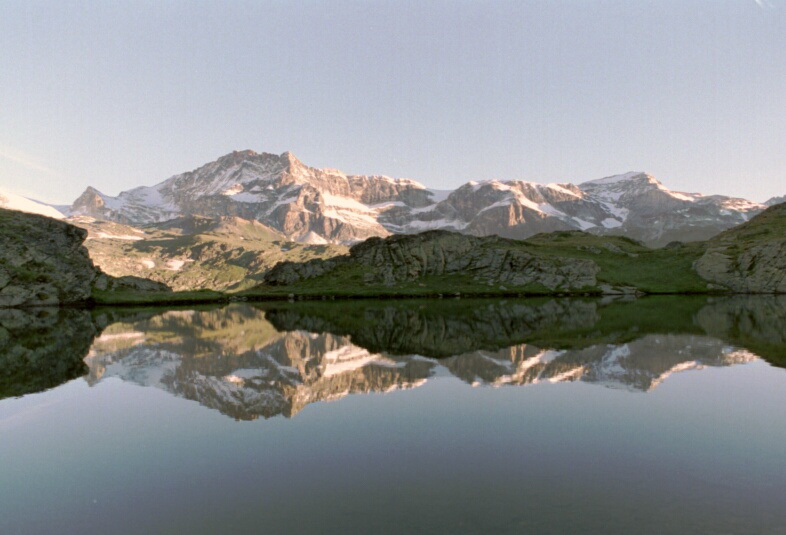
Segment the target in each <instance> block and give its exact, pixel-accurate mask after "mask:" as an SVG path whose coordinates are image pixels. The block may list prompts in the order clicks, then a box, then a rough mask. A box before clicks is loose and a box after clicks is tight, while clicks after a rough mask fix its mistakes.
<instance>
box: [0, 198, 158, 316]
mask: <svg viewBox="0 0 786 535" xmlns="http://www.w3.org/2000/svg"><path fill="white" fill-rule="evenodd" d="M86 238H87V231H86V230H83V229H81V228H78V227H75V226H73V225H70V224H68V223H65V222H63V221H59V220H57V219H51V218H48V217H44V216H40V215H35V214H28V213H24V212H16V211H12V210H3V209H0V308H2V307H17V306H54V305H59V304H66V303H79V302H84V301H87V300H88V299H89V298H90V296H91V294H92V291H93V288H97V289H101V290H110V291H112V290H113V291H119V290H133V291H157V292H161V291H167V290H169V288H168V287H167V286H166V285H164V284H160V283H154V282H152V281H147V280H146V279H140V278H138V277H121V278H114V277H110V276H108V275H105V274H103V273H101V271H100V270H99V269H98V268H96V267H95V266H94V265H93V262H92V260H90V256H89V255H88V252H87V249H86V248H85V246H84V241H85V239H86Z"/></svg>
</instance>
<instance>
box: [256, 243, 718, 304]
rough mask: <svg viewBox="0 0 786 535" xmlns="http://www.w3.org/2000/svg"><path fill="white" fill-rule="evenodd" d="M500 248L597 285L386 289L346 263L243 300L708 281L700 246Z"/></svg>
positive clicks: (439, 280)
mask: <svg viewBox="0 0 786 535" xmlns="http://www.w3.org/2000/svg"><path fill="white" fill-rule="evenodd" d="M497 243H499V240H497ZM503 243H504V244H505V247H507V248H508V249H509V250H511V251H515V250H519V251H524V252H526V253H528V254H530V255H533V256H534V257H537V258H547V259H549V258H550V259H566V258H569V259H581V260H588V261H591V262H593V263H594V264H596V265H597V266H598V268H599V271H598V273H597V277H596V278H597V282H596V284H595V285H592V286H586V287H582V288H572V289H556V290H555V289H552V288H547V287H545V286H543V285H539V284H525V285H520V286H516V285H504V284H502V285H499V284H495V285H489V283H488V282H486V281H483V280H477V279H476V278H474V277H473V276H472V274H470V273H453V274H440V275H433V274H424V275H422V276H420V277H418V278H417V279H414V280H409V281H403V282H399V283H396V284H393V285H385V284H375V283H368V282H367V281H368V279H369V275H370V274H371V273H373V271H374V268H373V267H372V266H368V265H363V264H361V263H359V262H349V263H346V264H343V265H340V266H338V267H337V268H336V269H334V270H332V271H330V272H329V273H326V274H324V275H322V276H319V277H314V278H310V279H306V280H302V281H299V282H297V283H296V284H291V285H277V286H272V285H261V286H258V287H256V288H254V289H253V290H251V291H249V292H246V293H245V295H248V296H281V295H288V294H295V295H302V296H315V295H325V296H328V297H330V296H335V297H344V296H348V295H355V296H402V295H403V296H406V295H410V296H422V295H435V294H445V295H451V294H454V293H456V292H458V293H461V294H463V295H467V296H469V295H476V296H486V295H513V294H526V295H545V294H554V293H562V294H571V295H583V294H589V295H593V294H600V293H604V292H607V291H609V290H611V291H625V292H631V293H637V292H640V293H652V294H658V293H705V292H707V291H708V288H707V283H706V281H704V280H703V279H702V278H701V277H699V276H698V274H697V273H696V272H695V270H693V268H692V265H693V262H694V261H695V260H696V259H697V258H699V257H700V256H701V255H702V254H703V252H704V246H703V244H701V243H698V244H697V243H694V244H675V245H674V246H671V247H668V248H661V249H650V248H648V247H646V246H644V245H642V244H641V243H639V242H636V241H634V240H630V239H628V238H623V237H611V236H605V237H601V236H595V235H592V234H587V233H583V232H578V231H569V232H554V233H548V234H539V235H537V236H533V237H532V238H529V239H527V240H523V241H517V240H503ZM495 247H496V245H495ZM615 289H616V290H615Z"/></svg>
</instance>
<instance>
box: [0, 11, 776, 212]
mask: <svg viewBox="0 0 786 535" xmlns="http://www.w3.org/2000/svg"><path fill="white" fill-rule="evenodd" d="M784 50H786V1H783V0H724V1H722V2H718V1H716V0H703V1H697V0H680V1H676V0H662V1H659V2H648V1H643V0H633V1H627V0H616V1H615V0H609V1H600V0H587V1H583V2H576V1H565V2H552V1H546V0H540V1H525V2H519V1H515V2H514V1H480V0H476V1H469V0H456V1H447V0H442V1H432V2H420V1H417V2H415V1H410V0H395V1H392V0H388V1H379V2H363V1H359V0H357V1H345V0H337V1H331V2H327V1H309V2H306V1H283V0H276V1H266V2H262V1H259V2H250V1H238V2H232V3H228V2H219V1H206V2H199V3H195V2H189V1H184V0H181V1H175V0H173V1H169V2H153V1H150V0H137V1H126V2H122V1H117V2H107V3H95V2H85V1H74V2H60V1H51V0H44V1H31V2H26V1H21V0H11V1H8V2H3V3H0V72H3V77H2V83H0V188H3V189H6V190H9V191H11V192H14V193H17V194H20V195H24V196H26V197H30V198H33V199H36V200H41V201H44V202H50V203H55V204H68V203H71V202H72V201H73V200H74V199H75V198H76V197H77V196H78V195H79V194H81V192H82V191H84V189H85V188H86V187H87V186H93V187H96V188H97V189H99V190H100V191H102V192H104V193H107V194H109V195H116V194H117V193H119V192H120V191H123V190H128V189H131V188H134V187H136V186H140V185H153V184H156V183H159V182H161V181H163V180H165V179H166V178H168V177H170V176H172V175H175V174H179V173H182V172H185V171H190V170H192V169H195V168H197V167H199V166H201V165H203V164H205V163H207V162H209V161H212V160H215V159H216V158H218V157H220V156H222V155H224V154H227V153H229V152H232V151H233V150H245V149H251V150H254V151H256V152H271V153H276V154H280V153H282V152H285V151H291V152H292V153H294V154H295V155H296V156H297V157H298V158H299V159H300V160H302V161H303V162H304V163H305V164H306V165H310V166H313V167H318V168H326V167H329V168H335V169H340V170H342V171H344V172H346V173H349V174H380V175H387V176H392V177H396V178H411V179H413V180H417V181H418V182H421V183H423V184H425V185H426V186H428V187H431V188H435V189H453V188H456V187H458V186H459V185H461V184H463V183H465V182H468V181H470V180H488V179H501V180H528V181H535V182H542V183H555V182H557V183H561V182H573V183H580V182H583V181H587V180H593V179H598V178H601V177H605V176H610V175H615V174H621V173H625V172H628V171H645V172H647V173H649V174H651V175H653V176H655V177H656V178H657V179H658V180H660V181H661V182H663V184H664V185H665V186H667V187H668V188H670V189H673V190H677V191H686V192H700V193H704V194H715V193H717V194H724V195H731V196H737V197H744V198H747V199H750V200H754V201H759V202H762V201H765V200H767V199H769V198H771V197H775V196H782V195H785V194H786V128H784V127H783V125H784V124H786V105H784V95H786V54H784Z"/></svg>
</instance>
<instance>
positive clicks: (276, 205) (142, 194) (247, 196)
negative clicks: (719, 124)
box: [0, 150, 778, 246]
mask: <svg viewBox="0 0 786 535" xmlns="http://www.w3.org/2000/svg"><path fill="white" fill-rule="evenodd" d="M0 193H1V192H0ZM777 201H778V199H777V198H775V199H772V200H770V201H768V202H767V203H757V202H752V201H748V200H745V199H740V198H733V197H726V196H722V195H702V194H698V193H682V192H676V191H672V190H670V189H668V188H667V187H665V186H664V185H663V184H662V183H661V182H659V181H658V180H656V179H655V178H654V177H653V176H651V175H649V174H647V173H642V172H629V173H625V174H621V175H615V176H610V177H606V178H601V179H599V180H593V181H590V182H584V183H581V184H578V185H576V184H570V183H560V184H540V183H535V182H525V181H520V180H485V181H479V182H475V181H473V182H467V183H466V184H464V185H462V186H460V187H458V188H456V189H455V190H452V191H445V190H434V189H429V188H427V187H425V186H424V185H422V184H420V183H419V182H416V181H413V180H409V179H394V178H389V177H386V176H377V175H372V176H366V175H348V174H346V173H344V172H342V171H339V170H336V169H316V168H313V167H309V166H307V165H305V164H303V163H302V162H301V161H300V160H298V159H297V158H296V157H295V156H294V155H293V154H292V153H290V152H285V153H283V154H281V155H275V154H269V153H256V152H254V151H250V150H246V151H236V152H232V153H231V154H227V155H225V156H222V157H221V158H218V159H217V160H215V161H213V162H210V163H208V164H205V165H203V166H202V167H199V168H198V169H195V170H193V171H189V172H186V173H182V174H179V175H175V176H173V177H171V178H168V179H167V180H164V181H163V182H161V183H159V184H157V185H155V186H141V187H137V188H134V189H130V190H127V191H124V192H122V193H120V194H119V195H117V196H116V197H112V196H109V195H106V194H104V193H102V192H100V191H98V190H97V189H95V188H93V187H89V188H87V189H86V190H85V192H84V193H83V194H82V195H80V196H79V198H78V199H76V200H75V201H74V203H73V204H72V205H71V206H69V207H57V208H59V210H60V213H62V215H63V216H66V217H73V216H89V217H92V218H95V219H98V220H105V221H112V222H116V223H122V224H126V225H131V226H134V227H137V228H139V227H144V226H146V225H151V224H157V223H162V222H165V221H169V220H172V219H176V218H180V217H183V216H191V215H196V216H202V217H207V218H222V217H235V218H240V219H244V220H253V221H257V222H259V223H262V224H264V225H266V226H268V227H270V229H271V230H272V231H274V232H277V233H280V234H282V235H283V236H284V237H285V239H287V240H290V241H296V242H301V243H310V244H320V243H321V244H324V243H333V244H352V243H354V242H357V241H361V240H364V239H366V238H369V237H372V236H387V235H390V234H412V233H417V232H421V231H424V230H432V229H444V230H454V231H458V232H462V233H466V234H472V235H476V236H485V235H499V236H502V237H508V238H516V239H521V238H526V237H529V236H532V235H534V234H537V233H540V232H549V231H555V230H583V231H588V232H592V233H596V234H619V235H625V236H628V237H631V238H634V239H637V240H641V241H643V242H644V243H646V244H647V245H651V246H661V245H665V244H667V243H669V242H671V241H693V240H704V239H707V238H710V237H711V236H714V235H716V234H718V233H719V232H721V231H723V230H725V229H727V228H730V227H733V226H735V225H738V224H740V223H743V222H745V221H747V220H749V219H750V218H751V217H752V216H754V215H756V214H757V213H759V212H761V211H762V210H764V209H765V208H766V206H768V205H771V204H775V203H776V202H777ZM2 202H3V201H2V198H0V204H2ZM13 202H14V201H13V200H12V202H11V204H13ZM16 202H17V204H18V199H17V201H16ZM28 202H32V201H28ZM6 204H8V202H7V203H6ZM38 204H39V208H40V209H41V210H45V211H46V212H48V214H47V215H52V212H53V210H55V208H54V207H52V206H48V205H45V204H43V203H38ZM9 207H12V208H13V206H9ZM27 209H28V210H30V206H27Z"/></svg>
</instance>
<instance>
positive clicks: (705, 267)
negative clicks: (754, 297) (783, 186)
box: [695, 204, 786, 293]
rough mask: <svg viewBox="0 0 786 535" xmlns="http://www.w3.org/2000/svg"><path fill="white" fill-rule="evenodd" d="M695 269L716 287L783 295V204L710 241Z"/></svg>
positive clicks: (785, 259)
mask: <svg viewBox="0 0 786 535" xmlns="http://www.w3.org/2000/svg"><path fill="white" fill-rule="evenodd" d="M695 268H696V271H697V272H698V274H699V275H700V276H701V277H703V278H704V279H706V280H708V281H709V282H710V283H712V284H713V285H715V287H716V288H720V289H728V290H731V291H734V292H739V293H786V204H779V205H775V206H773V207H771V208H768V209H767V210H766V211H765V212H764V213H762V214H760V215H758V216H756V217H755V218H753V219H752V220H751V221H749V222H748V223H745V224H743V225H740V226H739V227H736V228H733V229H731V230H728V231H726V232H724V233H722V234H720V235H718V236H717V237H716V238H714V239H712V240H710V241H709V242H708V243H707V251H706V253H705V254H704V255H703V256H702V257H701V258H699V259H698V260H697V261H696V264H695Z"/></svg>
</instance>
